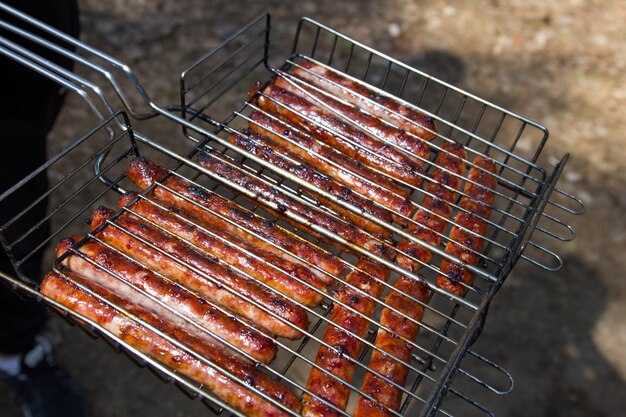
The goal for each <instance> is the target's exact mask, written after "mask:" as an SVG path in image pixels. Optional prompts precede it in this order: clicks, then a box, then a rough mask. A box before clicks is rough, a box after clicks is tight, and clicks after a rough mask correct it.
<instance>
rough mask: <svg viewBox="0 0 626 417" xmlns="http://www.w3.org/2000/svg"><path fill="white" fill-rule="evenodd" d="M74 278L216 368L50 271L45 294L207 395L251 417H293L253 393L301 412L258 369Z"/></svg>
mask: <svg viewBox="0 0 626 417" xmlns="http://www.w3.org/2000/svg"><path fill="white" fill-rule="evenodd" d="M71 278H72V279H75V280H77V281H79V282H81V283H82V284H85V285H88V286H89V287H90V288H91V289H92V290H93V291H95V292H96V293H97V294H99V295H101V296H103V297H104V298H105V299H107V300H109V301H111V302H113V303H115V304H116V305H118V306H120V307H122V308H123V309H124V310H126V311H128V312H130V313H131V314H133V315H135V316H136V317H138V318H140V319H142V320H144V321H145V322H146V323H148V324H149V325H151V326H153V327H155V328H157V329H158V330H160V331H162V332H164V333H166V334H168V335H171V336H172V337H174V338H176V339H177V340H178V341H180V342H181V343H182V344H184V345H185V346H189V347H190V348H192V349H193V350H194V351H195V352H197V353H198V354H200V355H202V357H204V358H206V360H208V361H209V362H210V363H211V364H213V365H207V364H206V363H204V362H203V361H201V360H200V359H198V357H196V356H194V355H192V354H190V353H188V352H187V351H185V350H183V349H180V348H178V347H176V346H175V345H173V344H172V343H170V342H168V341H167V340H166V339H165V338H163V337H161V336H159V335H158V334H156V333H155V332H153V331H151V330H149V329H148V328H146V327H144V326H142V325H140V324H139V323H137V322H136V321H134V320H132V319H131V318H130V317H128V316H127V315H125V314H123V313H120V312H118V311H117V310H115V309H114V308H113V307H111V306H109V305H107V304H106V303H104V302H103V301H101V300H98V299H97V298H96V297H94V296H92V295H90V294H88V293H86V292H85V291H82V290H81V289H79V288H78V287H77V286H76V285H75V284H73V283H71V282H69V281H68V280H67V279H65V278H63V277H62V276H61V275H59V274H57V273H54V272H50V273H49V274H48V275H47V276H46V278H45V280H44V281H43V283H42V284H41V293H42V294H44V295H46V296H48V297H50V298H52V299H54V300H56V301H57V302H59V303H60V304H62V305H64V306H65V307H67V308H69V309H71V310H73V311H75V312H77V313H79V314H81V315H83V316H84V317H86V318H87V319H89V320H91V321H93V322H95V323H97V324H98V325H100V326H102V327H103V328H104V329H106V330H107V331H109V332H111V334H113V335H114V336H116V337H118V338H120V339H121V340H122V341H124V342H125V343H128V344H129V345H131V346H132V347H134V348H135V349H137V350H138V351H140V352H142V353H144V354H146V355H148V356H150V357H152V358H153V359H155V360H157V361H160V362H162V363H163V364H165V365H167V366H168V367H170V368H171V369H173V370H175V371H177V372H180V373H181V374H183V375H186V376H188V377H190V378H192V379H195V380H196V381H198V382H199V383H201V384H202V385H203V388H205V389H206V390H207V391H209V392H211V393H213V394H214V395H215V396H216V397H218V398H220V399H221V400H223V401H224V402H226V403H228V404H230V405H232V406H233V407H235V408H236V409H238V410H240V411H241V412H243V413H245V414H246V415H249V416H258V417H279V416H287V415H289V414H288V413H287V412H285V411H283V410H281V409H279V408H277V407H276V406H275V405H273V404H271V403H269V402H268V401H267V400H265V399H263V398H262V397H260V396H259V395H258V394H256V393H253V392H252V391H250V389H251V388H255V389H257V390H259V391H261V392H263V393H265V394H267V395H268V396H269V397H270V398H272V399H274V400H276V401H277V402H278V403H279V404H282V405H283V406H284V407H286V408H287V409H291V410H294V411H296V412H297V411H298V410H299V408H300V405H299V404H298V399H297V398H296V396H295V395H294V394H293V393H292V392H291V391H289V390H288V389H286V388H285V387H283V386H281V385H280V384H279V383H277V382H274V381H273V380H272V379H270V378H268V377H267V376H266V375H264V374H263V373H262V372H260V371H259V370H257V369H256V368H255V367H253V366H250V365H246V364H243V363H241V362H240V361H239V360H238V358H236V357H232V356H230V355H229V354H228V353H227V352H225V351H223V350H222V349H221V348H220V347H219V346H215V345H210V344H207V343H206V341H204V340H200V339H198V338H196V337H194V336H192V335H190V334H188V333H186V332H185V331H183V330H182V329H180V328H177V327H176V326H173V325H171V324H170V323H167V322H165V321H163V320H162V319H161V318H159V317H158V316H156V315H154V314H151V313H149V312H148V311H146V310H143V309H141V308H140V307H138V306H137V305H135V304H133V303H130V302H128V301H126V300H124V299H122V298H120V297H117V296H116V295H114V294H112V293H111V292H109V291H107V290H106V289H104V288H102V287H99V286H97V285H95V284H93V283H89V282H87V281H85V280H84V279H80V278H79V277H77V276H76V275H71ZM215 365H217V366H215ZM220 368H221V369H223V370H225V371H227V372H230V373H231V374H232V375H233V376H234V377H236V378H238V379H239V380H241V381H245V385H244V383H242V382H236V381H235V380H233V379H231V378H229V377H227V376H226V375H225V374H224V373H223V372H221V371H220Z"/></svg>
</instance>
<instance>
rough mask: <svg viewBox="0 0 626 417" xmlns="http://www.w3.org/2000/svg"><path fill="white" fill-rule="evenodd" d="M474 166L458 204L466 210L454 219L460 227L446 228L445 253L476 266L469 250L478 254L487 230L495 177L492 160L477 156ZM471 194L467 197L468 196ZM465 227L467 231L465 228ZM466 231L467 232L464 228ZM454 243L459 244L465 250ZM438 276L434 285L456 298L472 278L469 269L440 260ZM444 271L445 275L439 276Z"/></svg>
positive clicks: (463, 291)
mask: <svg viewBox="0 0 626 417" xmlns="http://www.w3.org/2000/svg"><path fill="white" fill-rule="evenodd" d="M473 163H474V165H475V166H474V167H472V168H471V169H470V171H469V174H468V178H469V180H470V181H473V182H475V184H473V183H472V182H468V183H467V184H466V185H465V190H464V192H465V194H466V195H467V196H469V197H466V196H464V197H463V198H461V202H460V203H459V205H460V207H462V208H464V209H465V210H468V212H464V211H461V212H459V213H458V214H457V215H456V217H455V218H454V222H455V223H456V224H457V225H459V226H461V227H457V226H455V227H453V228H452V230H451V231H450V240H449V241H448V244H447V245H446V253H449V254H450V255H453V256H455V257H456V258H458V259H460V260H461V262H463V263H464V264H466V265H477V264H478V259H479V256H478V255H477V254H476V253H474V252H472V250H473V251H476V252H478V253H480V251H481V250H482V247H483V243H484V239H483V237H484V236H485V234H486V233H487V222H486V221H485V220H486V219H489V216H490V215H491V204H492V203H493V201H494V198H495V195H494V193H493V190H495V188H496V185H497V179H496V177H495V173H496V164H495V163H494V162H493V160H491V159H489V158H486V157H483V156H480V155H479V156H477V157H476V158H474V161H473ZM470 197H471V198H470ZM466 229H467V230H466ZM468 230H469V231H468ZM454 242H459V243H462V244H463V245H465V246H467V248H469V249H466V248H464V247H462V246H460V245H457V244H456V243H454ZM440 270H441V272H442V274H441V275H439V277H438V278H437V285H438V286H439V287H441V288H443V289H444V290H446V291H448V292H451V293H452V294H455V295H458V296H460V297H463V296H465V294H466V293H467V287H465V286H464V285H462V284H465V285H470V284H471V283H472V281H473V279H474V276H473V275H472V273H471V272H469V271H468V270H467V269H465V268H464V267H463V266H462V265H459V264H456V263H454V262H451V261H448V260H447V259H444V260H443V261H441V266H440ZM443 274H445V275H443Z"/></svg>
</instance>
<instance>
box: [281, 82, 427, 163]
mask: <svg viewBox="0 0 626 417" xmlns="http://www.w3.org/2000/svg"><path fill="white" fill-rule="evenodd" d="M274 85H275V86H276V87H279V88H282V89H284V90H285V91H288V92H290V93H291V94H294V95H296V96H298V97H301V98H302V99H304V100H308V101H310V102H311V103H313V104H314V105H318V106H319V107H320V109H321V110H320V111H323V112H324V113H325V114H327V115H329V116H332V115H334V116H337V117H338V118H339V119H341V120H343V121H344V122H347V123H349V124H354V125H356V126H358V128H360V129H362V130H363V131H365V132H367V133H368V134H369V135H370V136H371V137H372V138H373V140H374V141H376V142H379V145H378V147H380V146H385V145H388V144H389V143H391V144H393V145H396V146H397V147H399V148H401V149H403V150H405V151H406V152H407V153H406V154H405V155H409V158H410V160H411V161H412V162H413V163H414V164H415V165H416V166H422V167H423V166H424V162H425V161H426V160H428V157H429V155H430V150H429V148H428V145H427V144H426V142H425V141H422V140H419V139H416V138H415V137H411V136H410V135H408V134H407V133H406V132H405V131H404V130H400V129H397V128H395V127H394V126H392V125H389V124H387V123H384V122H382V121H381V120H380V119H378V118H376V117H372V116H371V115H369V114H366V113H364V112H362V111H360V110H359V109H358V108H355V107H352V106H350V105H347V104H344V103H342V102H340V101H338V100H335V99H334V98H333V96H332V95H329V94H325V93H322V92H320V91H318V90H316V89H314V88H311V85H310V84H309V83H308V81H306V80H304V79H302V78H300V77H298V76H297V75H296V76H293V75H292V76H291V77H288V78H283V77H277V78H275V79H274ZM372 144H374V142H372ZM392 149H394V150H397V148H392ZM413 155H416V156H419V157H421V158H422V159H421V160H420V159H419V158H416V157H415V156H413Z"/></svg>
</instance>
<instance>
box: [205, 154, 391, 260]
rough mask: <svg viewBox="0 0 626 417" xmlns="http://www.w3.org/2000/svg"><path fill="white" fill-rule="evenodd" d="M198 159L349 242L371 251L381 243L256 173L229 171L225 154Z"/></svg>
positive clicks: (217, 171)
mask: <svg viewBox="0 0 626 417" xmlns="http://www.w3.org/2000/svg"><path fill="white" fill-rule="evenodd" d="M198 159H199V161H200V164H201V165H203V166H205V167H207V168H209V167H210V169H211V170H213V171H214V172H215V173H217V174H219V175H221V176H223V177H225V178H227V179H229V180H230V181H233V182H235V183H236V184H238V185H240V186H242V187H246V188H248V189H250V190H251V191H253V192H254V193H255V194H257V195H259V196H261V197H263V198H265V199H267V200H269V201H272V202H274V203H276V204H280V205H283V206H284V207H285V209H288V210H290V211H292V212H294V213H297V214H298V215H300V216H302V217H304V218H306V219H307V220H308V221H310V222H311V223H313V224H318V225H320V226H322V227H324V228H326V229H328V230H330V231H332V232H333V233H336V234H338V235H339V236H341V237H343V238H344V239H346V240H347V241H348V242H351V243H353V244H356V245H359V246H361V247H363V248H366V249H368V250H371V249H372V248H374V247H376V246H377V245H379V241H378V239H376V238H374V237H372V236H370V235H368V234H366V233H363V231H361V230H360V229H358V228H356V227H354V225H351V224H349V223H345V222H342V221H339V220H338V219H336V218H333V217H332V216H330V215H327V214H326V213H324V212H322V211H319V210H316V209H313V208H311V207H308V206H306V205H305V204H303V203H301V202H300V201H298V200H296V199H294V198H292V197H290V196H288V195H286V194H284V193H283V192H281V191H279V190H276V189H274V188H273V187H271V186H269V185H268V184H266V183H264V182H263V181H261V180H259V179H258V178H256V177H254V176H251V175H247V174H245V173H244V172H242V171H239V170H228V169H227V168H228V162H227V161H226V160H225V159H224V156H220V155H218V154H217V153H210V154H208V153H202V154H200V155H199V158H198ZM272 190H274V191H275V192H273V191H272Z"/></svg>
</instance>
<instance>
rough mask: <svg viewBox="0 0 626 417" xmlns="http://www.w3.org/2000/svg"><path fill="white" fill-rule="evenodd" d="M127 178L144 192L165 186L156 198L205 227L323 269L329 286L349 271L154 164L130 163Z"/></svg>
mask: <svg viewBox="0 0 626 417" xmlns="http://www.w3.org/2000/svg"><path fill="white" fill-rule="evenodd" d="M126 174H127V175H128V177H129V178H130V179H131V180H132V181H133V182H134V183H135V184H137V185H138V186H139V187H140V188H142V189H146V188H148V187H150V186H151V185H152V184H154V183H155V182H157V181H159V183H160V184H163V186H158V185H157V186H156V187H155V188H154V190H153V193H154V195H156V196H157V197H159V198H161V199H163V200H164V201H168V202H171V203H172V204H173V205H175V206H177V207H179V208H181V209H182V210H184V211H186V212H188V213H191V214H193V215H194V216H196V218H197V219H199V220H200V221H201V224H202V225H203V226H205V227H208V228H211V227H220V228H223V229H224V230H228V231H229V232H230V233H232V234H234V235H236V236H239V237H240V238H242V239H244V240H247V241H250V242H251V243H253V244H254V245H258V246H259V247H263V248H265V249H267V250H270V251H272V252H275V253H276V254H277V255H279V256H285V252H283V251H282V250H280V249H277V248H276V247H275V246H273V245H270V244H268V243H267V242H271V243H273V244H274V245H276V246H278V247H280V248H282V249H285V251H287V252H288V253H289V254H291V255H288V259H290V260H293V261H295V262H298V263H301V261H299V260H298V258H297V257H300V258H302V259H305V260H306V261H307V262H309V263H310V264H311V265H316V266H318V267H320V268H321V269H323V270H324V271H326V272H328V274H324V273H317V274H316V275H317V277H318V278H319V279H320V280H321V281H322V282H324V283H326V284H333V283H334V282H335V277H336V276H339V275H341V274H343V272H344V271H345V266H344V264H343V263H342V262H341V260H339V259H338V258H337V257H335V256H334V255H332V254H330V253H328V252H325V251H323V250H322V249H320V248H318V247H316V246H314V245H311V244H310V243H309V242H307V241H306V240H304V239H302V238H300V237H299V236H297V235H295V234H293V233H289V232H288V231H286V230H285V229H283V228H281V227H279V226H277V225H275V224H274V223H273V222H271V221H268V220H266V219H264V218H263V217H261V216H258V215H256V214H254V213H252V212H251V211H249V210H246V209H244V208H242V207H240V206H239V205H237V204H235V203H233V202H231V201H229V200H227V199H225V198H223V197H221V196H219V195H217V194H215V193H213V192H211V191H209V190H207V189H205V188H202V187H200V186H198V185H195V184H193V183H191V182H189V181H186V180H184V179H182V178H180V177H178V176H175V175H169V176H168V172H167V171H166V170H164V169H163V168H161V167H160V166H158V165H157V164H155V163H154V162H151V161H148V160H147V159H144V158H136V159H134V160H132V161H131V162H130V163H129V165H128V168H127V170H126ZM166 177H167V178H166ZM161 180H162V181H161ZM165 187H167V188H168V189H169V190H172V191H169V190H168V189H166V188H165ZM174 193H176V194H174ZM177 194H178V195H177ZM194 203H196V204H194ZM220 216H223V217H224V218H225V219H228V220H230V222H229V221H226V220H224V219H222V218H221V217H220ZM231 222H232V223H231ZM233 223H234V224H236V225H237V226H235V225H234V224H233ZM244 228H245V229H247V230H245V229H244ZM253 234H256V235H258V236H260V237H256V236H254V235H253Z"/></svg>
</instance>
